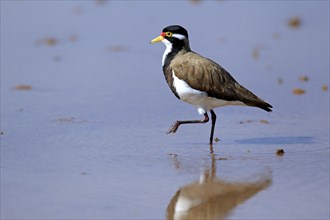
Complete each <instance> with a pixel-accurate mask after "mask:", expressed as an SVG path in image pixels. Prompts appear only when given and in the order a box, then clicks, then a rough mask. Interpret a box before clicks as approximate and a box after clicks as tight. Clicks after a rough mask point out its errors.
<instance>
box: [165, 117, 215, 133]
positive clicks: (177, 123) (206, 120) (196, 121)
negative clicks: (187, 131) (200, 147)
mask: <svg viewBox="0 0 330 220" xmlns="http://www.w3.org/2000/svg"><path fill="white" fill-rule="evenodd" d="M208 121H209V116H208V115H207V113H205V114H204V118H203V119H202V120H189V121H176V122H174V124H173V125H172V127H171V128H170V130H168V132H167V134H169V133H175V132H176V131H177V130H178V128H179V126H180V125H181V124H204V123H206V122H208Z"/></svg>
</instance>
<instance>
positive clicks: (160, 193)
mask: <svg viewBox="0 0 330 220" xmlns="http://www.w3.org/2000/svg"><path fill="white" fill-rule="evenodd" d="M295 16H297V17H298V18H299V19H300V20H301V25H300V26H298V27H296V28H292V27H290V26H288V20H289V19H290V18H292V17H295ZM173 23H178V24H182V25H183V26H185V27H187V29H188V30H189V34H190V41H191V47H192V49H193V50H195V51H197V52H199V53H200V54H202V55H205V56H207V57H209V58H211V59H213V60H215V61H217V62H219V63H221V64H222V65H223V66H224V67H225V68H226V69H227V70H229V72H231V73H232V75H233V76H234V77H235V78H236V79H237V80H238V81H239V82H240V83H241V84H242V85H244V86H245V87H247V88H249V89H250V90H251V91H253V92H254V93H256V94H257V95H258V96H260V97H262V98H263V99H265V100H267V101H268V102H270V103H271V104H272V105H273V106H274V112H272V113H265V112H263V111H261V110H259V109H255V108H243V107H227V108H221V109H217V110H216V113H217V115H218V121H217V125H216V131H215V137H217V138H219V139H220V141H219V142H217V143H215V144H214V146H213V151H214V152H213V153H211V152H210V148H209V146H208V144H207V142H208V135H209V132H210V124H206V125H186V126H184V125H183V126H182V127H180V128H179V130H178V132H177V133H176V134H174V135H173V134H171V135H166V131H167V129H168V128H169V127H170V125H171V124H172V122H174V121H175V120H177V119H195V118H196V119H197V118H199V117H200V116H199V115H198V114H197V111H196V110H195V109H194V108H193V107H191V106H189V105H186V104H185V103H181V102H180V101H178V100H177V99H176V98H175V97H174V96H173V95H172V94H171V92H170V90H169V89H168V87H167V84H166V83H165V81H164V78H163V75H162V72H161V57H162V53H163V50H164V46H163V45H161V44H158V45H157V44H155V45H150V44H149V41H150V40H151V39H153V38H154V37H156V36H157V35H158V34H159V33H160V32H161V30H162V28H163V27H164V26H166V25H168V24H173ZM256 51H257V52H256ZM255 54H258V56H256V55H255ZM300 76H308V80H307V81H301V80H299V77H300ZM19 85H28V87H26V86H25V87H24V86H23V87H22V86H20V87H16V86H19ZM324 85H326V86H329V2H326V1H325V2H321V1H320V2H306V1H304V2H295V1H290V2H284V1H279V2H271V3H268V2H264V3H263V2H254V3H252V2H245V3H243V2H226V1H224V2H223V1H219V2H204V1H201V2H199V3H191V1H182V2H179V3H174V2H171V3H168V2H137V3H132V2H112V1H111V2H103V1H81V2H79V1H71V2H63V1H60V2H56V1H1V132H3V134H2V135H1V195H0V198H1V218H2V219H47V218H48V219H49V218H53V219H70V218H71V219H73V218H74V219H97V218H99V219H122V218H139V219H164V218H173V217H175V218H181V219H184V218H190V217H196V218H197V217H199V218H227V219H251V218H253V219H311V218H313V219H329V217H330V216H329V205H330V204H329V91H323V90H322V86H324ZM29 86H30V87H29ZM294 88H301V89H304V90H305V91H306V93H305V94H303V95H295V94H293V93H292V90H293V89H294ZM260 120H263V121H260ZM280 148H281V149H283V150H284V151H285V153H284V155H282V156H277V155H276V150H277V149H280Z"/></svg>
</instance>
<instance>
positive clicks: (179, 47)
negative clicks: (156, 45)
mask: <svg viewBox="0 0 330 220" xmlns="http://www.w3.org/2000/svg"><path fill="white" fill-rule="evenodd" d="M165 46H166V49H165V51H164V54H163V60H162V66H163V68H166V67H167V66H168V65H170V63H171V61H172V60H173V58H174V57H175V55H177V54H178V53H179V52H180V51H183V52H189V51H191V50H190V47H189V43H188V42H183V41H182V42H178V43H173V44H172V43H165Z"/></svg>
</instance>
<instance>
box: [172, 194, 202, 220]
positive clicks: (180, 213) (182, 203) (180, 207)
mask: <svg viewBox="0 0 330 220" xmlns="http://www.w3.org/2000/svg"><path fill="white" fill-rule="evenodd" d="M201 203H202V200H200V199H189V198H187V197H185V196H181V195H180V196H179V198H178V200H177V202H176V204H175V210H174V216H173V219H175V220H176V219H178V220H179V219H183V218H184V217H185V216H186V215H187V214H188V211H189V209H191V208H193V207H195V206H198V205H200V204H201Z"/></svg>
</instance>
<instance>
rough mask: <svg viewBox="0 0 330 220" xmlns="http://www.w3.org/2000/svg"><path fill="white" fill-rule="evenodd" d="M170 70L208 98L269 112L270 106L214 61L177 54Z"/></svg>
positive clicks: (188, 54)
mask: <svg viewBox="0 0 330 220" xmlns="http://www.w3.org/2000/svg"><path fill="white" fill-rule="evenodd" d="M170 68H171V69H172V70H173V71H174V73H175V75H176V76H177V77H178V78H179V79H182V80H184V81H186V82H188V85H189V86H190V87H192V88H194V89H197V90H200V91H205V92H206V93H207V94H208V96H210V97H214V98H218V99H222V100H227V101H241V102H244V103H245V104H246V105H250V106H256V107H259V108H262V109H264V110H266V111H271V110H270V109H269V108H271V107H272V106H271V105H269V104H268V103H266V102H264V101H263V100H262V99H260V98H258V97H257V96H256V95H254V94H253V93H252V92H250V91H249V90H247V89H246V88H244V87H243V86H241V85H240V84H239V83H238V82H237V81H236V80H235V79H234V78H233V77H232V76H231V75H230V74H229V73H228V72H227V71H226V70H225V69H224V68H222V67H221V66H220V65H219V64H217V63H215V62H214V61H212V60H210V59H207V58H205V57H202V56H200V55H199V54H197V53H194V52H187V53H183V54H178V55H177V56H176V57H175V58H174V59H173V60H172V62H171V64H170Z"/></svg>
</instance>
